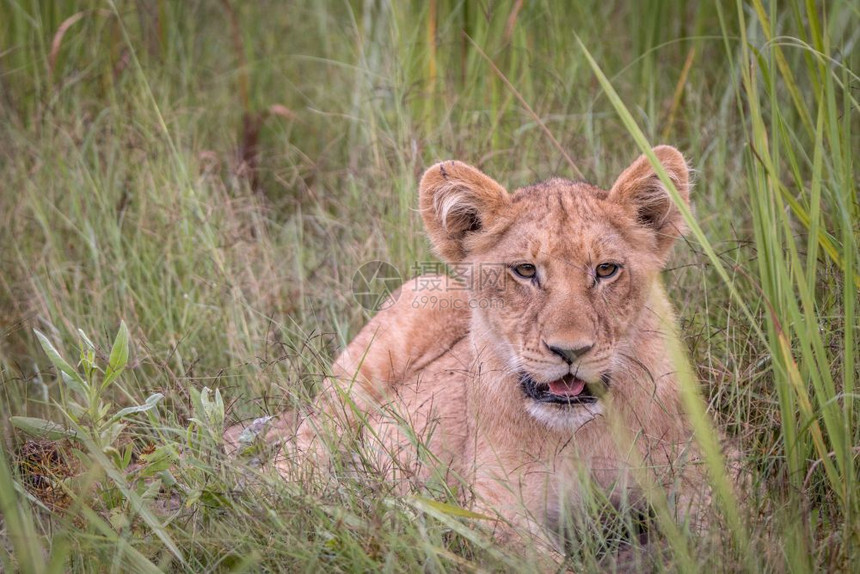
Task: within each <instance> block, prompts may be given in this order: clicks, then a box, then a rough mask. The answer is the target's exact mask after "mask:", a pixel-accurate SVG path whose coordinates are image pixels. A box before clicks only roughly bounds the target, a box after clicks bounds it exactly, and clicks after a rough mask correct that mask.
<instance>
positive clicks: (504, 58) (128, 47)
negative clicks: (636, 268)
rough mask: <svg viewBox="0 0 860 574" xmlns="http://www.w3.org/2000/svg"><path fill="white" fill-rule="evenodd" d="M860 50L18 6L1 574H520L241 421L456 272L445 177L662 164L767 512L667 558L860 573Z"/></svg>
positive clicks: (71, 5)
mask: <svg viewBox="0 0 860 574" xmlns="http://www.w3.org/2000/svg"><path fill="white" fill-rule="evenodd" d="M858 44H860V7H858V4H857V3H856V2H852V1H851V0H845V1H839V0H832V1H828V2H812V1H807V2H803V1H801V0H784V1H782V2H775V1H771V2H767V1H765V0H751V1H749V2H740V1H739V2H737V3H734V2H730V1H729V2H694V1H687V0H681V1H672V0H641V1H638V2H618V1H614V0H609V1H603V2H600V1H582V2H552V1H550V0H534V1H529V2H522V1H513V2H496V1H481V2H456V1H453V0H435V1H433V0H431V1H428V2H415V3H411V2H409V3H407V2H397V1H379V2H371V1H369V0H367V1H363V2H362V1H358V0H351V1H350V0H338V1H323V0H319V1H315V2H277V1H274V0H260V1H254V2H238V1H235V0H224V1H222V2H216V1H214V0H184V1H180V0H177V1H170V0H136V1H135V2H131V1H126V2H114V1H102V0H79V1H77V2H74V1H71V0H68V1H67V0H57V1H55V2H41V1H39V0H0V383H2V385H0V417H2V421H3V431H4V440H3V442H2V456H0V511H2V523H0V525H2V530H0V569H3V570H5V571H10V572H11V571H16V570H20V571H23V572H65V571H75V572H77V571H85V572H89V571H97V572H108V571H110V572H114V571H115V572H127V571H136V572H151V571H152V572H155V571H159V570H169V571H180V572H209V571H218V572H221V571H230V572H233V571H236V572H239V571H289V572H294V571H377V570H385V571H403V572H414V571H425V570H426V571H447V570H453V571H473V570H490V571H495V570H498V571H512V570H522V571H528V570H529V564H528V563H527V562H524V561H523V560H522V558H521V557H519V556H516V555H514V554H512V553H511V552H509V551H508V549H506V548H503V547H499V546H497V545H495V544H494V543H493V542H492V536H491V534H490V529H489V527H488V526H487V525H485V524H482V522H481V521H480V520H475V519H470V518H469V517H466V516H463V515H462V513H461V512H458V510H457V508H456V507H455V506H454V503H455V502H456V497H455V496H453V495H451V494H450V493H447V494H446V493H444V492H436V491H427V492H422V493H416V495H414V496H408V497H401V496H396V495H394V494H393V493H392V492H391V490H390V488H389V487H388V486H387V485H385V484H380V482H379V480H378V479H375V477H374V476H372V475H370V474H362V473H357V474H350V475H344V476H331V477H317V478H316V479H314V480H308V481H307V482H306V483H304V484H290V483H286V482H284V481H282V480H280V479H278V478H277V477H276V476H274V475H273V473H271V472H269V471H266V470H263V471H255V470H248V469H243V468H241V466H240V465H238V464H237V463H235V462H234V461H231V460H229V459H227V458H226V457H225V456H223V455H222V454H221V450H220V449H221V445H220V436H221V430H222V429H223V427H224V425H225V420H226V422H227V423H229V422H231V421H236V420H247V419H250V418H253V417H259V416H262V415H264V414H267V413H277V412H280V411H281V410H283V409H285V408H289V407H291V406H295V405H296V404H299V403H301V402H302V401H305V400H307V398H308V397H309V396H311V395H312V394H313V392H314V390H315V388H316V386H317V385H318V383H319V382H320V380H321V379H322V377H323V376H324V375H325V373H326V372H327V370H328V368H329V366H330V362H331V360H332V358H333V356H334V355H335V354H336V353H337V351H338V349H339V348H341V347H342V345H343V344H344V343H345V342H346V341H347V340H348V339H349V338H350V337H351V336H352V335H354V334H355V333H356V332H357V330H358V329H359V328H360V327H361V325H362V324H363V323H364V322H365V321H366V320H367V319H368V314H367V312H366V311H365V310H364V309H363V308H362V307H361V306H360V305H358V304H357V303H356V301H355V299H354V298H353V296H352V293H351V281H352V276H353V274H354V273H355V271H356V270H357V269H358V268H359V267H360V265H361V264H362V263H364V262H366V261H371V260H384V261H388V262H390V263H391V264H393V265H394V266H395V267H397V268H398V269H399V270H400V272H401V273H402V274H403V275H404V276H409V275H410V274H411V272H412V270H413V269H414V268H415V264H416V262H424V261H432V260H433V259H432V256H431V254H430V252H429V248H428V244H427V241H426V239H425V238H424V236H423V233H422V228H421V223H420V217H419V216H418V214H417V212H416V201H417V178H418V177H420V174H421V172H422V170H423V168H425V167H427V166H429V165H430V164H431V163H433V162H434V161H436V160H439V159H448V158H457V159H461V160H463V161H467V162H469V163H472V164H473V165H477V166H479V167H481V168H482V169H483V170H485V171H486V172H487V173H489V174H491V175H492V176H494V177H495V178H497V179H498V180H499V181H501V182H502V183H503V184H506V185H507V186H508V187H509V188H515V187H517V186H520V185H526V184H530V183H533V182H535V181H538V180H541V179H545V178H548V177H550V176H552V175H559V176H562V177H569V178H574V179H586V180H588V181H590V182H592V183H594V184H597V185H600V186H603V187H608V186H609V185H611V183H612V181H613V180H614V177H615V176H616V175H617V174H618V173H619V172H620V171H621V170H622V169H623V168H624V167H625V166H627V165H628V164H629V163H630V162H631V161H632V160H633V159H634V158H635V157H636V156H638V155H639V153H641V150H642V149H643V148H645V147H647V146H649V145H656V144H658V143H669V144H672V145H675V146H676V147H678V148H679V149H681V150H682V151H683V152H684V153H685V155H686V156H687V157H688V158H689V160H690V162H691V165H692V166H693V167H694V169H695V171H696V185H695V188H694V190H693V193H692V203H693V206H694V214H695V218H696V221H697V222H698V225H696V226H694V227H693V231H692V233H691V234H690V235H689V237H688V238H687V241H686V242H682V244H681V245H679V246H678V247H676V250H675V255H674V260H673V261H674V262H673V264H671V265H670V267H671V269H670V270H669V271H668V272H667V273H666V275H665V280H666V283H667V285H668V287H669V290H670V293H671V296H672V300H673V301H674V302H675V305H676V307H677V310H678V313H679V315H680V317H681V322H682V328H683V335H684V341H685V343H686V345H687V347H688V349H689V354H690V356H691V358H692V360H693V364H694V365H695V366H696V367H697V373H698V376H699V380H700V382H701V390H702V395H703V398H704V400H705V402H704V403H703V404H706V405H707V408H708V411H709V412H710V414H711V416H712V418H713V419H714V420H715V421H716V424H717V426H718V427H719V428H720V429H722V430H723V432H724V433H725V435H726V436H728V437H730V438H731V439H732V440H733V441H734V442H736V444H738V446H739V447H740V448H741V450H742V452H743V453H744V458H745V460H746V463H747V468H748V475H749V479H750V482H751V485H752V488H751V489H750V491H751V493H752V494H751V495H750V496H748V497H747V498H746V499H744V500H734V499H733V497H731V496H728V497H726V498H725V499H723V500H721V502H720V504H721V508H722V510H723V512H724V513H725V515H726V521H725V522H726V524H725V526H724V527H723V528H722V529H721V530H719V531H717V532H715V533H714V536H713V537H711V538H710V539H708V540H697V539H695V538H693V537H692V536H691V535H685V534H683V533H682V532H681V533H680V534H679V533H677V532H675V534H672V533H671V532H669V531H666V532H663V534H664V535H665V536H666V537H667V538H668V539H669V540H668V544H667V546H666V551H665V556H664V557H663V559H662V560H661V563H660V564H658V569H659V568H665V569H667V570H688V569H690V568H692V567H694V566H695V567H696V568H698V569H700V570H701V571H741V570H748V571H775V572H789V571H790V572H811V571H827V572H836V571H851V570H854V571H856V569H857V568H858V565H860V550H859V549H860V487H858V473H859V472H860V420H858V408H857V397H858V390H857V379H858V335H860V329H858V319H857V308H858V303H860V301H858V288H860V252H858V231H860V205H858V198H857V182H856V173H855V171H856V162H857V160H858V157H860V155H858V150H860V104H858V94H860V78H858V76H857V70H858V66H857V64H858V56H860V47H858ZM117 333H119V335H117ZM208 389H212V391H209V390H208ZM215 389H217V390H218V394H217V395H215V394H214V393H213V391H214V390H215ZM11 417H17V418H11ZM38 419H44V420H48V421H52V425H50V426H48V427H46V424H45V423H44V422H39V420H38ZM697 420H698V422H704V418H703V417H698V419H697ZM13 423H14V424H13ZM586 526H588V527H590V528H593V530H594V533H593V536H592V537H590V538H588V537H586V538H585V540H584V541H583V543H582V545H581V547H579V548H574V549H572V550H571V552H570V556H569V559H568V564H567V566H568V567H569V568H571V569H573V570H575V571H604V570H605V569H606V568H607V566H606V557H605V556H603V553H604V551H605V548H606V547H607V545H608V544H609V545H611V543H612V539H613V537H614V536H616V535H615V534H613V532H609V531H606V529H601V528H600V527H599V519H598V517H595V518H594V521H593V522H592V523H590V524H589V525H586ZM670 530H671V529H670ZM679 537H680V538H679Z"/></svg>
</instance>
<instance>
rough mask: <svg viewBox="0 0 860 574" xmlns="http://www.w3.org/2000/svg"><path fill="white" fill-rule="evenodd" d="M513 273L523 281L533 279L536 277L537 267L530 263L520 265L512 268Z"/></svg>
mask: <svg viewBox="0 0 860 574" xmlns="http://www.w3.org/2000/svg"><path fill="white" fill-rule="evenodd" d="M514 273H516V274H517V276H518V277H522V278H523V279H534V277H535V275H537V267H535V266H534V265H532V264H531V263H520V264H519V265H516V266H514Z"/></svg>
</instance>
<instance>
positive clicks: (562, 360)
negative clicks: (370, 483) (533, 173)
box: [281, 146, 709, 537]
mask: <svg viewBox="0 0 860 574" xmlns="http://www.w3.org/2000/svg"><path fill="white" fill-rule="evenodd" d="M653 151H654V154H655V155H656V157H657V159H658V160H659V161H660V163H661V164H662V166H663V168H664V169H665V171H666V173H667V174H668V176H669V178H671V180H672V182H673V183H674V186H675V188H676V189H677V190H678V192H679V194H680V196H681V198H682V199H683V201H684V202H685V203H686V202H688V197H689V173H688V168H687V164H686V162H685V160H684V158H683V156H682V155H681V154H680V153H679V152H678V151H677V150H676V149H674V148H672V147H668V146H660V147H657V148H655V149H654V150H653ZM420 207H421V213H422V216H423V219H424V224H425V226H426V229H427V233H428V235H429V237H430V241H431V243H432V244H433V248H434V249H435V251H436V252H437V253H438V254H439V256H440V257H441V258H442V259H443V260H444V261H445V262H447V263H448V264H449V265H450V266H451V267H452V269H454V270H456V271H457V274H458V277H457V279H456V280H455V279H452V278H448V277H419V278H417V279H415V280H413V281H410V282H407V283H406V284H404V286H403V287H402V288H401V290H400V291H399V292H398V293H396V294H395V299H396V303H394V304H393V305H392V306H390V307H389V308H387V309H385V310H383V311H381V312H379V313H378V314H377V315H376V316H375V317H374V318H373V320H372V321H370V323H368V325H367V326H365V328H364V329H363V330H362V331H361V333H359V335H358V336H357V337H356V338H355V339H354V340H353V341H352V343H350V345H349V346H348V348H347V349H346V350H345V351H344V353H343V354H342V355H341V356H340V358H339V359H338V360H337V362H336V363H335V366H334V375H333V376H332V377H330V378H329V379H328V383H327V385H326V387H325V388H324V389H323V391H321V393H320V395H319V397H318V399H317V403H316V406H315V408H314V412H312V413H310V414H308V415H307V416H306V417H305V418H304V420H303V421H302V422H301V423H300V425H299V428H298V430H297V434H296V438H295V440H294V441H290V445H291V446H290V447H288V448H287V449H286V450H285V451H284V460H283V461H282V463H281V467H282V468H283V469H284V472H289V468H290V465H293V464H295V461H294V460H293V458H294V457H297V456H311V457H313V458H314V459H317V460H322V459H325V457H326V456H327V455H326V453H327V452H330V450H331V449H337V448H339V447H338V445H337V444H336V443H337V440H336V437H337V436H338V435H340V434H342V433H341V431H342V430H343V429H344V427H345V425H351V426H356V421H358V420H359V419H362V420H363V421H364V423H365V424H366V426H364V427H362V428H363V429H364V430H363V432H364V435H363V436H364V437H365V438H364V439H363V440H364V441H365V444H367V445H369V446H370V447H371V448H372V449H373V450H374V451H375V452H377V453H378V457H377V458H378V463H379V469H380V471H381V472H383V473H385V476H386V477H388V478H389V479H390V480H418V481H422V480H426V479H428V478H429V477H430V476H432V475H434V473H440V472H441V473H442V474H441V475H442V476H444V477H446V478H447V479H448V480H449V481H455V482H459V483H460V484H461V485H462V484H463V482H465V484H466V485H467V486H468V487H470V489H471V490H472V492H473V494H474V498H475V500H476V501H477V506H478V509H479V510H481V511H484V512H493V513H498V514H499V515H501V517H503V518H504V519H505V521H506V522H507V523H508V524H509V525H513V527H514V528H517V527H523V528H525V529H526V530H530V531H532V532H537V531H541V530H543V529H548V530H550V531H553V530H556V531H557V530H558V529H560V528H562V523H563V522H564V519H565V516H567V513H570V512H571V511H575V509H576V508H577V507H578V506H579V505H581V504H583V500H584V499H585V497H586V493H585V487H584V486H583V484H584V483H585V482H587V483H588V484H589V487H588V488H592V489H593V488H598V489H601V490H602V491H603V492H604V493H605V496H606V499H608V500H609V501H611V502H612V503H613V504H619V505H620V504H629V505H633V506H635V505H636V504H644V503H642V502H641V501H642V500H643V499H644V496H643V492H644V489H643V486H642V485H643V484H644V483H650V484H652V485H655V484H656V485H657V486H659V487H661V488H665V489H666V490H667V492H671V493H672V496H670V500H672V501H673V504H674V506H673V509H674V510H676V511H677V512H678V513H679V514H680V515H682V516H685V517H688V518H691V519H693V520H696V519H697V517H698V516H699V515H700V510H701V508H702V505H705V504H707V503H708V500H709V495H708V493H707V485H706V481H705V480H704V477H703V473H702V472H701V470H700V467H699V466H698V465H696V464H694V463H695V461H696V459H697V454H696V451H695V447H694V446H693V444H692V443H691V440H690V439H691V434H692V433H691V430H690V427H689V425H688V423H687V421H686V418H685V416H684V413H683V410H682V405H681V401H680V397H679V382H678V379H677V377H676V374H675V373H676V367H675V366H674V365H673V362H672V360H671V358H670V353H669V350H668V348H669V347H668V345H669V341H670V340H671V338H672V337H674V334H673V332H674V329H675V318H674V316H673V312H672V309H671V305H670V304H669V301H668V300H667V297H666V294H665V292H664V290H663V287H662V286H661V282H660V277H659V275H660V271H661V270H662V268H663V266H664V264H665V263H666V260H667V258H668V256H669V252H670V250H671V248H672V245H673V244H674V242H675V240H676V239H677V238H678V237H679V236H681V235H682V233H683V232H684V225H683V220H682V217H681V215H680V212H679V210H678V208H677V207H676V205H675V204H674V203H673V201H672V200H671V199H670V196H669V193H668V192H667V190H666V188H665V186H664V184H663V183H662V182H661V180H660V179H659V178H658V176H657V175H656V173H655V171H654V169H653V168H652V166H651V163H650V162H649V160H648V159H647V157H646V156H644V155H643V156H642V157H640V158H639V159H637V160H636V161H635V162H634V163H633V164H632V165H631V166H630V167H629V168H627V169H626V170H625V171H624V172H623V173H622V174H621V175H620V176H619V177H618V179H617V180H616V182H615V183H614V185H613V186H612V188H611V189H610V190H609V191H605V190H602V189H599V188H597V187H594V186H592V185H589V184H586V183H580V182H573V181H568V180H565V179H550V180H548V181H545V182H543V183H540V184H537V185H533V186H529V187H525V188H522V189H518V190H516V191H515V192H513V193H509V192H507V191H506V190H505V189H504V188H503V187H502V186H501V185H500V184H499V183H497V182H496V181H494V180H493V179H491V178H490V177H488V176H487V175H485V174H483V173H482V172H480V171H479V170H477V169H475V168H473V167H470V166H468V165H466V164H464V163H460V162H456V161H448V162H443V163H439V164H436V165H434V166H433V167H431V168H430V169H428V170H427V172H426V173H425V174H424V176H423V178H422V179H421V183H420ZM347 397H348V400H345V399H346V398H347ZM326 428H328V429H329V430H331V429H332V428H334V429H335V432H334V433H332V434H330V435H327V437H328V438H326V437H325V436H323V435H324V434H325V433H324V432H323V429H326ZM337 429H340V430H337ZM332 436H334V437H335V438H334V439H332ZM419 444H423V445H425V446H427V447H428V448H427V449H422V448H419V447H418V445H419ZM428 450H429V452H430V453H432V454H430V455H427V454H426V453H427V451H428ZM460 490H461V491H463V490H466V489H462V488H461V489H460ZM637 501H639V502H637ZM501 532H502V533H503V534H502V535H501V536H503V537H504V536H506V534H504V533H505V532H507V530H505V529H503V530H502V531H501Z"/></svg>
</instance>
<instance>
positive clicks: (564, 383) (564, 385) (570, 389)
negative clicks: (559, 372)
mask: <svg viewBox="0 0 860 574" xmlns="http://www.w3.org/2000/svg"><path fill="white" fill-rule="evenodd" d="M583 389H585V381H583V380H582V379H575V378H573V377H571V376H567V377H564V378H562V379H559V380H557V381H553V382H551V383H550V384H549V392H551V393H552V394H554V395H562V396H565V397H575V396H577V395H578V394H579V393H581V392H582V391H583Z"/></svg>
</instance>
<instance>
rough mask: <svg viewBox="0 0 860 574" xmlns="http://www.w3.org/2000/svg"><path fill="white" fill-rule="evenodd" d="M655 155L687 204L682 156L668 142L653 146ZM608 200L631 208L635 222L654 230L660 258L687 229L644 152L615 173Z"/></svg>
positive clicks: (687, 173) (687, 181)
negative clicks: (619, 171) (629, 164)
mask: <svg viewBox="0 0 860 574" xmlns="http://www.w3.org/2000/svg"><path fill="white" fill-rule="evenodd" d="M654 155H656V156H657V159H658V160H659V161H660V163H661V164H662V165H663V168H664V169H665V170H666V173H667V174H668V175H669V178H670V179H671V180H672V183H674V184H675V188H676V189H677V190H678V193H679V194H680V195H681V198H682V199H683V200H684V203H686V204H687V205H689V203H690V170H689V168H688V167H687V162H686V160H685V159H684V156H683V155H681V152H679V151H678V150H676V149H675V148H673V147H671V146H667V145H662V146H658V147H655V148H654ZM609 199H610V200H612V201H614V202H616V203H618V204H621V205H623V206H624V207H625V208H627V209H629V210H632V211H633V215H634V216H635V217H636V221H637V222H638V223H639V224H640V225H642V226H643V227H645V228H647V229H649V230H650V231H652V232H653V233H654V237H655V241H656V248H657V254H658V256H659V257H660V258H661V259H662V258H664V257H665V256H666V255H667V254H668V252H669V248H670V247H672V244H673V243H675V240H676V239H677V238H678V237H680V236H681V235H683V234H684V233H685V232H686V226H685V225H684V220H683V218H682V217H681V212H680V211H679V210H678V208H677V207H676V206H675V203H674V202H673V201H672V198H671V197H669V192H668V191H667V190H666V186H664V185H663V182H662V181H660V178H659V177H657V173H656V172H655V171H654V168H653V167H652V166H651V162H650V161H649V160H648V157H647V156H645V155H641V156H639V158H638V159H637V160H636V161H634V162H633V164H632V165H631V166H630V167H628V168H627V169H625V170H624V172H623V173H622V174H621V175H620V176H618V179H617V180H615V183H614V184H613V185H612V189H611V190H610V191H609Z"/></svg>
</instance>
